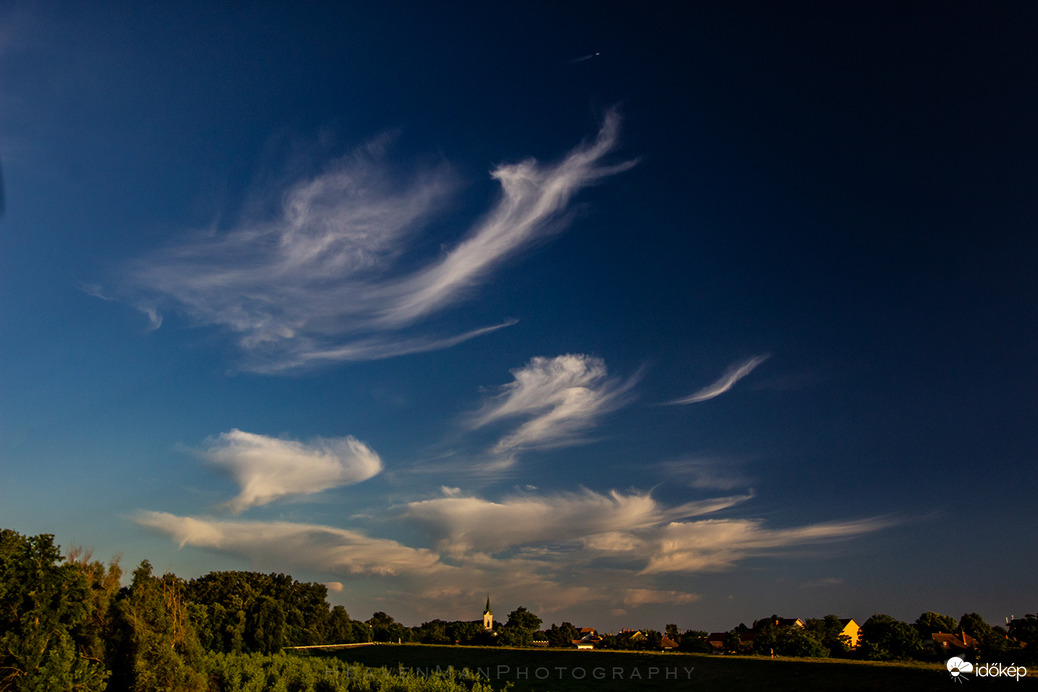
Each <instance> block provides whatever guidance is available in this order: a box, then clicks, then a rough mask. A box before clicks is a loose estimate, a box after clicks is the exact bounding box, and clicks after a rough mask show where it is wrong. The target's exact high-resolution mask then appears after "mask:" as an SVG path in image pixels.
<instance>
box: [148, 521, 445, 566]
mask: <svg viewBox="0 0 1038 692" xmlns="http://www.w3.org/2000/svg"><path fill="white" fill-rule="evenodd" d="M134 521H135V522H136V523H137V524H138V525H139V526H143V527H145V528H147V529H150V530H152V531H154V532H156V533H159V534H163V535H166V536H169V537H170V538H171V539H172V540H173V541H174V542H176V543H177V544H178V545H180V546H181V547H184V546H192V547H196V548H205V549H210V550H216V551H220V552H224V553H228V554H231V555H236V556H239V557H244V558H246V559H248V560H250V561H251V562H253V563H254V564H256V565H257V566H265V567H276V568H277V569H285V568H286V567H288V566H293V567H296V568H301V569H306V570H319V571H322V572H326V573H330V574H336V575H342V576H349V575H399V574H411V573H415V574H431V573H434V572H437V571H449V569H448V568H447V566H446V565H442V564H441V563H440V559H439V557H438V556H437V554H436V553H435V552H433V551H431V550H426V549H423V548H410V547H408V546H406V545H403V544H401V543H399V542H397V541H394V540H390V539H386V538H372V537H370V536H367V535H365V534H364V533H362V532H359V531H350V530H347V529H339V528H334V527H330V526H320V525H316V524H301V523H294V522H287V521H241V520H222V519H212V518H208V517H203V518H197V517H182V516H177V515H175V514H169V513H167V512H150V511H145V512H139V513H138V514H137V515H136V516H135V517H134Z"/></svg>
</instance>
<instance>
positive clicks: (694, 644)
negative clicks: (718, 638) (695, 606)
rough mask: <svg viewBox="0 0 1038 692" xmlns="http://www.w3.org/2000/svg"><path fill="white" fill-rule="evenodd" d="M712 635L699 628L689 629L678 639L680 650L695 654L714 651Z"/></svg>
mask: <svg viewBox="0 0 1038 692" xmlns="http://www.w3.org/2000/svg"><path fill="white" fill-rule="evenodd" d="M709 637H710V635H709V634H707V633H706V632H701V631H699V630H689V631H687V632H685V633H684V634H682V635H681V638H680V639H679V640H678V651H685V652H687V653H693V654H708V653H710V652H711V651H713V649H712V647H711V646H710V639H709Z"/></svg>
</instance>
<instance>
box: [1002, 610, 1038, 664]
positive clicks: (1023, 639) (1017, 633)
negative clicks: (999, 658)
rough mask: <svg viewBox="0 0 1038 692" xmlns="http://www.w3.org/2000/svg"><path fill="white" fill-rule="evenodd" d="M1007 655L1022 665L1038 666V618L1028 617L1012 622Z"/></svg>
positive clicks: (1034, 616)
mask: <svg viewBox="0 0 1038 692" xmlns="http://www.w3.org/2000/svg"><path fill="white" fill-rule="evenodd" d="M1007 653H1011V655H1012V656H1014V657H1016V659H1017V660H1019V662H1020V663H1021V665H1036V664H1038V616H1036V615H1026V616H1024V617H1023V618H1019V619H1015V620H1012V621H1010V623H1009V648H1008V650H1007Z"/></svg>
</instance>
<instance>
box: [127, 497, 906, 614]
mask: <svg viewBox="0 0 1038 692" xmlns="http://www.w3.org/2000/svg"><path fill="white" fill-rule="evenodd" d="M747 499H749V498H748V496H739V497H719V498H709V499H706V500H702V501H699V502H692V503H688V504H683V505H677V506H672V505H666V504H664V503H661V502H659V501H658V500H656V499H654V498H652V497H651V496H650V494H649V493H645V492H638V491H631V492H628V493H621V492H618V491H612V492H610V493H605V494H603V493H596V492H593V491H590V490H586V489H585V490H582V491H580V492H574V493H545V494H536V493H535V494H523V495H514V496H508V497H504V498H501V499H499V500H497V501H491V500H487V499H484V498H479V497H475V496H458V495H457V493H454V492H453V490H452V491H451V492H449V493H448V494H447V496H446V497H443V498H437V499H433V500H424V501H415V502H411V503H408V504H406V505H403V506H399V507H395V508H387V511H386V512H384V513H383V514H382V515H381V516H380V520H379V522H378V525H377V526H378V531H379V532H380V533H382V534H383V535H384V536H393V535H410V536H412V542H415V540H417V542H418V543H420V544H421V545H408V544H406V543H404V542H402V541H400V540H397V539H394V538H389V537H375V536H371V535H369V534H368V532H366V531H362V530H356V529H349V528H338V527H330V526H321V525H316V524H307V523H293V522H286V521H242V520H223V519H214V518H211V517H187V516H177V515H173V514H169V513H164V512H140V513H138V514H137V515H136V516H135V517H134V519H135V521H136V522H137V524H139V525H140V526H143V527H146V528H148V529H149V530H151V531H154V532H156V533H159V534H162V535H166V536H168V537H169V538H171V539H172V540H173V541H174V542H176V543H177V544H178V545H180V546H181V547H195V548H201V549H205V550H212V551H217V552H221V553H225V554H228V555H233V556H236V557H238V558H242V559H245V560H247V561H249V562H250V563H252V564H253V565H255V566H256V567H257V568H263V569H278V570H285V571H294V572H299V571H304V572H313V571H316V572H318V573H320V574H321V578H322V579H324V580H327V581H342V582H343V583H344V588H350V587H349V584H351V583H354V582H355V581H356V580H358V579H365V578H377V579H379V582H378V583H379V588H380V591H383V592H387V593H388V592H391V593H394V594H396V595H397V597H398V599H399V600H400V601H401V602H402V603H413V601H415V599H435V608H432V609H431V610H429V612H430V614H431V615H435V616H438V617H442V616H443V611H444V609H445V608H448V607H449V606H450V605H457V606H459V607H463V606H465V604H466V603H468V605H469V606H471V602H472V601H473V598H475V600H477V601H478V600H479V598H480V595H481V594H485V593H486V591H487V590H488V589H491V588H492V589H493V590H494V591H495V592H497V593H508V594H509V598H510V599H521V600H520V602H523V603H526V604H527V605H531V606H533V607H534V608H535V609H536V610H537V611H541V610H547V611H555V610H559V609H563V608H567V607H572V606H573V605H576V604H580V603H588V602H596V601H597V602H603V603H605V604H620V605H621V606H623V607H624V608H638V607H641V606H645V605H651V604H656V603H689V602H692V601H694V600H696V599H697V598H698V595H697V594H695V593H693V592H690V591H675V590H674V589H673V579H672V577H673V575H674V574H682V575H694V574H699V573H704V572H717V571H724V570H729V569H733V568H735V567H737V566H738V564H739V563H740V562H743V561H745V560H748V559H751V558H761V557H765V556H772V557H776V558H780V557H781V556H782V554H783V553H784V552H788V551H789V550H792V549H798V550H800V549H803V548H805V547H811V546H814V547H818V546H821V545H823V544H826V543H830V542H833V541H844V540H849V539H852V538H854V537H857V536H862V535H866V534H869V533H873V532H876V531H880V530H882V529H884V528H887V527H890V526H892V525H894V524H895V523H897V522H896V521H894V520H891V519H883V518H869V519H861V520H854V521H846V522H828V523H816V524H810V525H805V526H796V527H791V528H781V529H773V528H769V527H767V526H766V525H765V523H764V522H763V521H762V520H760V519H747V518H717V517H708V516H707V515H710V514H713V513H716V512H719V511H722V510H730V509H731V508H733V507H736V506H737V505H739V504H740V503H742V502H744V501H746V500H747ZM415 527H417V528H418V529H419V531H420V533H421V534H424V536H425V537H426V538H427V539H428V543H427V544H426V543H425V542H423V541H422V540H421V537H420V536H418V537H416V535H415V533H414V531H413V529H414V528H415ZM368 530H370V528H369V529H368ZM589 572H593V573H594V574H595V583H594V587H593V588H591V587H589V586H588V585H587V584H586V581H587V574H588V573H589ZM387 580H389V581H387ZM632 584H636V585H637V586H635V587H632ZM409 607H413V605H412V606H409Z"/></svg>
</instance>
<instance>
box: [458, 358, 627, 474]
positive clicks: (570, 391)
mask: <svg viewBox="0 0 1038 692" xmlns="http://www.w3.org/2000/svg"><path fill="white" fill-rule="evenodd" d="M512 377H513V380H512V382H509V383H508V384H506V385H504V386H502V387H501V392H500V393H499V394H498V395H497V396H495V397H493V398H491V399H490V400H488V401H487V402H486V403H485V404H484V406H483V408H482V409H481V410H480V411H479V412H477V413H476V415H475V416H473V418H472V420H471V425H472V427H473V428H480V427H483V426H486V425H489V424H491V423H494V422H496V421H499V420H508V419H517V418H518V419H522V418H525V419H526V420H525V422H523V423H522V424H521V425H520V426H519V427H518V428H516V429H514V430H513V431H512V432H510V433H508V434H507V435H505V436H504V437H502V438H501V439H500V440H499V441H498V442H497V444H496V445H494V448H493V450H492V454H494V455H496V456H505V457H511V456H512V455H514V454H516V453H517V452H519V451H520V450H524V449H550V448H556V447H563V446H567V445H571V444H576V443H578V442H581V441H582V439H583V438H582V434H583V433H584V432H585V431H587V430H588V429H589V428H591V427H592V426H594V425H595V424H596V423H597V422H598V420H599V418H601V417H602V416H604V415H606V414H607V413H610V412H612V411H615V410H616V409H618V408H619V407H621V406H622V405H623V404H625V403H626V402H627V398H628V394H629V392H630V389H631V388H632V387H633V386H634V384H635V383H636V381H637V378H630V379H628V380H626V381H623V380H619V379H616V378H610V377H609V376H608V372H607V370H606V366H605V362H604V361H603V360H602V359H601V358H594V357H591V356H587V355H583V354H567V355H562V356H556V357H555V358H544V357H537V358H533V359H531V360H530V362H529V363H527V364H526V365H525V366H523V367H521V368H517V369H515V370H512Z"/></svg>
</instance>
